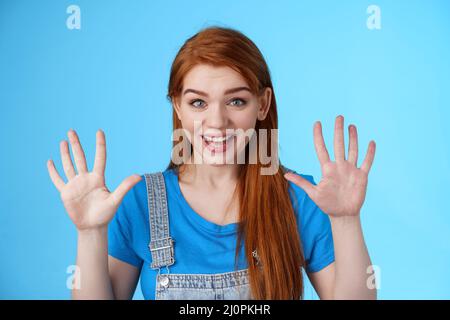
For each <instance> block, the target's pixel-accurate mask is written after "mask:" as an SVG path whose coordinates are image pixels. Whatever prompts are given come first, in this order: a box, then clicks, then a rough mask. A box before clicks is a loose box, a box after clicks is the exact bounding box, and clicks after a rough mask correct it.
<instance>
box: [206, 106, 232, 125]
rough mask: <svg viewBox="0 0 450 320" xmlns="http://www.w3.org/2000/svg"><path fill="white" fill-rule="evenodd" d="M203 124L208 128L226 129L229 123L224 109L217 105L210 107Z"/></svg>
mask: <svg viewBox="0 0 450 320" xmlns="http://www.w3.org/2000/svg"><path fill="white" fill-rule="evenodd" d="M205 123H206V125H207V126H208V127H209V128H217V129H226V128H227V125H228V123H229V119H228V114H227V110H226V108H225V107H224V106H222V105H221V104H219V103H216V104H214V105H210V107H209V109H208V111H207V115H206V121H205Z"/></svg>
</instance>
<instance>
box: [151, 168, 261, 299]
mask: <svg viewBox="0 0 450 320" xmlns="http://www.w3.org/2000/svg"><path fill="white" fill-rule="evenodd" d="M144 176H145V182H146V185H147V196H148V211H149V223H150V236H151V238H150V243H149V249H150V252H151V256H152V263H151V265H150V267H151V268H152V269H155V270H156V269H158V274H157V275H156V286H155V288H156V292H155V300H172V299H173V300H180V299H183V300H189V299H198V300H240V299H246V300H249V299H252V297H251V292H250V285H249V279H248V269H243V270H237V271H231V272H225V273H215V274H176V273H170V270H169V266H171V265H173V264H174V263H175V258H174V242H175V241H174V239H172V237H171V236H170V232H169V216H168V206H167V197H166V186H165V183H164V176H163V174H162V173H161V172H157V173H152V174H145V175H144ZM255 253H256V252H255ZM162 267H166V269H167V273H163V274H161V268H162Z"/></svg>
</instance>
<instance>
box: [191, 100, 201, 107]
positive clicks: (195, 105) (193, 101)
mask: <svg viewBox="0 0 450 320" xmlns="http://www.w3.org/2000/svg"><path fill="white" fill-rule="evenodd" d="M196 102H203V100H200V99H195V100H192V101H191V102H190V103H189V104H190V105H191V106H193V107H195V108H201V107H203V106H201V105H198V104H195V103H196Z"/></svg>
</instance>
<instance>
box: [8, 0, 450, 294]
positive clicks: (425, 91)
mask: <svg viewBox="0 0 450 320" xmlns="http://www.w3.org/2000/svg"><path fill="white" fill-rule="evenodd" d="M71 4H76V5H78V6H80V9H81V29H80V30H69V29H68V28H67V27H66V19H67V18H68V16H69V14H67V13H66V9H67V7H68V6H69V5H71ZM371 4H376V5H378V6H379V7H380V9H381V29H380V30H369V29H368V28H367V26H366V20H367V18H368V17H369V14H367V12H366V9H367V7H368V6H369V5H371ZM210 25H220V26H225V27H232V28H236V29H238V30H240V31H242V32H244V33H245V34H246V35H247V36H248V37H250V38H251V39H252V40H253V41H254V42H255V43H256V44H257V45H258V47H259V48H260V49H261V51H262V52H263V54H264V56H265V58H266V60H267V62H268V65H269V67H270V70H271V74H272V77H273V82H274V87H275V95H276V98H277V102H278V107H279V117H280V157H281V161H282V162H283V163H284V164H285V165H287V166H288V167H292V168H294V169H295V170H297V171H300V172H302V173H306V174H312V175H313V176H314V178H315V180H316V181H319V180H320V174H321V173H320V166H319V162H318V160H317V157H316V154H315V151H314V146H313V140H312V125H313V123H314V121H315V120H321V121H322V123H323V126H324V135H325V140H326V142H327V145H328V146H329V149H330V152H332V148H330V147H331V146H332V138H333V137H332V133H333V124H334V119H335V117H336V115H338V114H343V115H344V117H345V120H346V124H349V123H350V122H351V123H354V124H356V125H357V127H358V132H359V137H360V155H359V158H360V163H361V161H362V159H363V157H364V155H365V151H366V148H367V144H368V142H369V141H370V140H371V139H374V140H375V141H376V143H377V153H376V157H375V162H374V164H373V167H372V171H371V173H370V177H369V187H368V191H367V197H366V202H365V204H364V207H363V210H362V221H363V228H364V233H365V238H366V242H367V245H368V248H369V252H370V254H371V258H372V262H373V263H374V264H376V265H378V266H379V267H380V268H381V281H380V285H381V287H380V289H379V297H380V298H381V299H417V298H418V299H420V298H423V299H443V298H446V299H449V298H450V275H449V262H450V246H449V244H450V241H449V240H450V235H449V231H450V228H449V227H450V215H449V213H450V210H449V208H448V199H449V182H450V148H449V143H448V141H449V140H450V128H449V127H448V125H447V123H448V122H449V120H450V111H449V110H450V2H449V1H425V0H423V1H410V0H409V1H406V0H404V1H400V0H397V1H374V2H372V1H370V2H369V1H341V2H339V1H277V2H275V1H271V2H263V1H237V0H227V1H198V0H197V1H195V0H191V1H177V2H176V3H175V1H173V2H168V1H112V0H108V1H43V0H41V1H12V0H11V1H5V0H0V110H1V115H0V143H1V157H0V177H1V184H0V197H1V201H0V256H1V264H0V298H10V299H18V298H25V299H48V298H54V299H67V298H70V290H68V289H67V288H66V280H67V277H68V276H69V274H67V273H66V270H67V267H68V266H69V265H71V264H75V255H76V230H75V227H74V226H73V224H72V223H71V221H70V219H69V217H68V216H67V214H66V213H65V210H64V208H63V205H62V203H61V201H60V199H59V194H58V192H57V190H56V189H55V188H54V186H53V184H52V183H51V181H50V179H49V177H48V173H47V169H46V161H47V159H49V158H52V159H54V161H55V163H56V165H57V169H58V170H59V171H60V172H61V173H62V165H61V160H60V157H59V141H61V140H62V139H65V138H66V137H67V136H66V133H67V130H68V129H69V128H74V129H76V130H77V132H78V133H79V135H80V138H81V142H82V144H83V147H84V148H85V152H86V156H87V159H88V167H89V168H90V169H92V164H93V157H94V146H95V131H96V130H97V129H98V128H102V129H103V130H104V131H105V133H106V139H107V144H108V161H107V170H106V178H107V185H108V187H109V188H110V189H114V188H115V187H117V185H118V184H119V183H120V181H122V179H123V178H125V177H126V176H128V175H130V174H132V173H144V172H152V171H157V170H162V169H164V168H165V167H166V165H167V164H168V161H169V157H170V150H171V106H170V104H169V103H168V101H167V100H166V98H165V95H166V90H167V82H168V77H169V71H170V66H171V62H172V60H173V58H174V56H175V54H176V53H177V51H178V49H179V47H180V46H181V45H182V43H183V42H184V41H185V40H186V39H187V38H188V37H190V36H191V35H193V34H194V33H196V32H198V31H199V30H200V29H201V28H203V27H206V26H210ZM135 297H136V298H138V299H140V298H142V295H141V293H140V288H138V290H137V292H136V295H135ZM306 297H307V298H310V299H317V296H316V295H315V294H314V292H313V290H312V289H311V287H310V286H309V287H307V289H306Z"/></svg>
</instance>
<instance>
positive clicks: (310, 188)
mask: <svg viewBox="0 0 450 320" xmlns="http://www.w3.org/2000/svg"><path fill="white" fill-rule="evenodd" d="M284 177H285V178H286V180H289V181H291V182H292V183H294V184H295V185H297V186H299V187H300V188H302V189H303V190H304V191H305V192H306V193H307V194H308V196H309V197H310V198H311V199H314V198H315V193H316V187H315V186H314V185H313V184H312V183H311V182H309V181H308V180H306V179H305V178H303V177H302V176H300V175H298V174H295V173H293V172H288V173H285V174H284Z"/></svg>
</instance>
